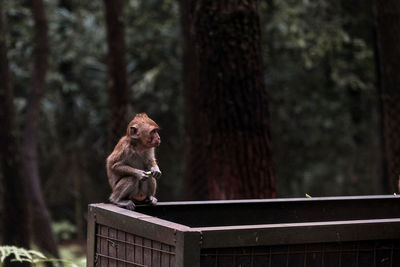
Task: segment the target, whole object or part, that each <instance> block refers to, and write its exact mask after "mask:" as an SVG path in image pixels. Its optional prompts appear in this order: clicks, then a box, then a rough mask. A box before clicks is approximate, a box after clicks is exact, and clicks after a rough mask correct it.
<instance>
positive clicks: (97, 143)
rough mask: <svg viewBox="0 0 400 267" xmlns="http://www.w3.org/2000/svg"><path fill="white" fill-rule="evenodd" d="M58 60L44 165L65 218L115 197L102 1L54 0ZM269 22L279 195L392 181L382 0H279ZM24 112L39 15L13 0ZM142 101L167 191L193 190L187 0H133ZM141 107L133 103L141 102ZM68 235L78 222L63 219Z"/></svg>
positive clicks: (46, 97)
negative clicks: (188, 153) (381, 72)
mask: <svg viewBox="0 0 400 267" xmlns="http://www.w3.org/2000/svg"><path fill="white" fill-rule="evenodd" d="M45 3H46V8H47V17H48V21H49V38H50V48H51V54H50V62H49V63H50V65H49V71H48V74H47V83H46V90H45V92H44V94H43V99H42V112H41V117H40V121H39V125H40V133H39V134H40V136H39V137H40V142H39V152H40V159H41V160H40V171H41V178H42V180H41V182H42V187H43V192H44V194H45V197H46V200H47V203H48V205H49V207H50V209H51V211H52V216H53V219H55V220H56V221H61V220H65V219H67V220H69V221H73V222H74V221H77V218H78V217H79V216H80V217H81V218H82V217H83V215H82V214H78V213H77V212H75V211H76V210H79V209H78V207H80V208H81V210H86V207H87V203H90V202H104V201H106V200H107V197H108V194H109V193H110V191H109V185H108V184H107V179H106V174H105V168H104V163H105V158H106V156H107V154H108V153H109V152H110V150H111V148H110V147H107V142H106V140H108V138H107V133H108V124H107V122H108V119H109V118H108V102H107V101H108V90H107V82H108V78H107V64H106V53H107V46H106V40H105V39H106V32H105V19H104V10H103V8H104V7H103V4H102V1H77V0H65V1H50V0H47V1H45ZM259 3H260V5H261V18H262V21H261V25H260V26H261V30H262V33H263V41H262V46H263V52H264V65H265V77H266V82H267V90H268V93H269V96H270V110H271V123H270V125H271V130H272V142H273V157H274V160H275V163H276V170H277V172H278V178H277V182H278V195H279V196H303V195H304V192H308V193H309V194H310V195H312V196H321V195H346V194H375V193H381V189H380V180H379V178H380V177H381V168H380V157H381V156H380V146H381V144H380V139H379V127H380V126H379V108H378V98H377V92H376V88H375V82H376V81H375V69H374V56H373V47H374V46H373V35H372V29H373V21H372V18H373V16H372V14H371V10H370V9H371V1H370V0H367V1H333V0H328V1H326V0H301V1H298V0H268V1H259ZM5 10H6V15H7V21H8V22H7V24H8V27H7V29H8V42H9V43H8V58H9V61H10V70H11V75H12V82H13V87H14V89H15V97H14V102H15V104H16V107H17V112H18V114H17V115H18V122H19V125H20V126H22V125H23V123H24V120H25V113H24V112H25V108H26V102H27V101H26V90H27V87H28V86H29V85H30V81H31V67H32V62H33V60H32V51H33V45H34V43H33V41H32V40H33V39H32V38H33V22H32V18H31V14H30V10H29V8H28V6H27V5H26V1H23V0H15V1H14V0H13V1H10V0H8V1H5ZM124 21H125V26H126V28H125V34H126V48H127V53H126V61H127V66H128V86H129V90H130V93H131V99H130V102H131V103H132V106H133V111H134V113H136V112H147V113H149V114H150V115H151V117H152V118H154V119H155V120H156V121H157V122H158V123H159V124H160V126H161V128H162V132H161V136H162V139H163V143H162V145H161V146H160V148H159V149H158V159H159V164H160V168H161V169H162V171H163V176H162V179H161V180H160V187H159V193H158V195H159V199H160V200H161V201H164V200H177V199H180V198H181V196H182V184H183V183H182V173H183V172H182V167H183V161H184V157H183V141H182V140H183V114H184V112H183V100H182V87H181V68H182V63H181V36H180V27H179V7H178V1H174V0H163V1H161V0H147V1H139V0H131V1H125V6H124ZM132 116H133V114H132ZM56 227H57V229H58V230H57V231H58V232H59V234H60V238H61V239H63V238H68V237H69V235H70V234H71V235H72V234H73V230H72V229H70V228H69V226H67V225H63V224H60V225H57V224H56Z"/></svg>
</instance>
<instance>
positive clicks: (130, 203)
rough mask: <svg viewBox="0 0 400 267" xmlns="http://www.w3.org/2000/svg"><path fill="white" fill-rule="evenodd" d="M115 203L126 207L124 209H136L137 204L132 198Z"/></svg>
mask: <svg viewBox="0 0 400 267" xmlns="http://www.w3.org/2000/svg"><path fill="white" fill-rule="evenodd" d="M114 204H115V205H117V206H118V207H120V208H124V209H128V210H135V207H136V205H135V204H134V203H133V201H132V200H125V201H120V202H115V203H114Z"/></svg>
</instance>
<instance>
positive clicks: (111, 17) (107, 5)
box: [104, 0, 133, 148]
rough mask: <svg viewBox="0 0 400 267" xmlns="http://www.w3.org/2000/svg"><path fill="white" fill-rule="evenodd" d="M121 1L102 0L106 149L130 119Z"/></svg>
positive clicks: (112, 145)
mask: <svg viewBox="0 0 400 267" xmlns="http://www.w3.org/2000/svg"><path fill="white" fill-rule="evenodd" d="M123 4H124V1H123V0H115V1H108V0H104V9H105V15H106V16H105V17H106V22H107V23H106V25H107V44H108V73H109V81H108V87H109V93H108V97H109V100H108V101H109V108H110V116H109V125H110V128H109V129H110V138H109V140H110V141H109V146H110V148H113V147H114V145H116V144H117V143H118V140H119V138H121V136H123V135H124V134H125V131H126V126H127V125H128V123H129V120H130V119H132V118H133V114H131V113H132V112H131V109H130V101H129V100H130V98H129V91H128V88H127V80H126V63H125V36H124V15H123Z"/></svg>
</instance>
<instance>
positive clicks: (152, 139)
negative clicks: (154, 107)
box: [126, 113, 161, 148]
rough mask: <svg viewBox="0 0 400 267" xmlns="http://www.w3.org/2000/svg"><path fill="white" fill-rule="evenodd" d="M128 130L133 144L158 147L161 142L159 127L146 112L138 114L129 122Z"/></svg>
mask: <svg viewBox="0 0 400 267" xmlns="http://www.w3.org/2000/svg"><path fill="white" fill-rule="evenodd" d="M126 131H127V136H128V137H129V138H130V139H131V142H132V143H133V144H136V145H141V146H143V147H144V148H152V147H157V146H159V145H160V143H161V138H160V135H159V134H158V131H159V127H158V125H157V123H155V122H154V121H153V120H152V119H150V118H149V117H148V116H147V114H146V113H139V114H137V115H136V116H135V118H133V120H132V121H131V122H130V123H129V125H128V129H127V130H126Z"/></svg>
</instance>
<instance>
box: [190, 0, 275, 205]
mask: <svg viewBox="0 0 400 267" xmlns="http://www.w3.org/2000/svg"><path fill="white" fill-rule="evenodd" d="M191 8H192V10H193V15H192V16H191V17H189V18H188V19H189V20H190V21H187V22H186V23H185V22H183V25H185V24H187V25H189V27H191V29H189V31H188V32H186V33H185V28H183V29H184V38H185V40H186V41H187V43H186V44H185V43H184V49H186V51H185V50H184V55H185V54H186V53H188V52H191V51H193V49H194V50H195V55H199V56H194V57H193V58H192V59H190V58H186V59H187V60H188V61H185V63H186V64H185V65H184V68H185V69H188V70H187V71H188V72H189V73H191V72H192V71H193V73H192V74H191V75H189V76H188V77H189V78H193V80H191V81H187V82H186V84H185V85H184V86H185V101H186V102H187V103H186V106H187V107H188V105H193V107H194V108H195V109H193V108H190V107H189V108H187V110H186V115H187V116H188V118H187V120H189V121H190V122H188V125H187V127H186V128H187V129H188V128H189V127H190V128H191V129H192V130H190V131H187V132H186V134H187V135H188V137H187V139H188V140H189V142H190V146H189V148H190V151H189V153H192V154H191V155H193V154H194V155H200V158H197V159H196V158H189V160H187V164H189V166H187V168H188V169H189V170H191V171H193V172H192V173H189V172H187V176H186V177H185V178H186V179H188V180H190V179H193V178H194V177H195V179H200V180H204V181H206V183H207V191H208V192H207V193H208V198H209V199H234V198H267V197H274V196H275V194H276V193H275V171H274V167H273V162H272V156H271V141H270V140H271V137H270V132H269V110H268V100H267V91H266V88H265V82H264V75H263V66H262V54H261V46H260V44H261V32H260V24H259V10H258V4H257V1H255V0H253V1H233V0H229V1H211V0H203V1H197V2H196V6H194V5H193V3H192V5H191ZM183 16H185V15H183ZM188 34H189V35H190V38H187V35H188ZM188 45H190V46H191V47H190V48H188V47H187V46H188ZM190 60H196V61H197V62H190ZM191 63H192V64H191ZM193 66H194V67H193ZM192 68H193V69H192ZM188 77H187V78H188ZM194 83H196V84H194ZM189 125H190V126H189ZM193 133H194V134H193ZM194 140H195V141H194ZM186 155H188V154H186ZM192 157H193V156H192ZM196 160H197V162H196ZM194 165H196V166H199V167H200V168H197V170H196V168H194ZM194 190H196V188H194Z"/></svg>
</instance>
